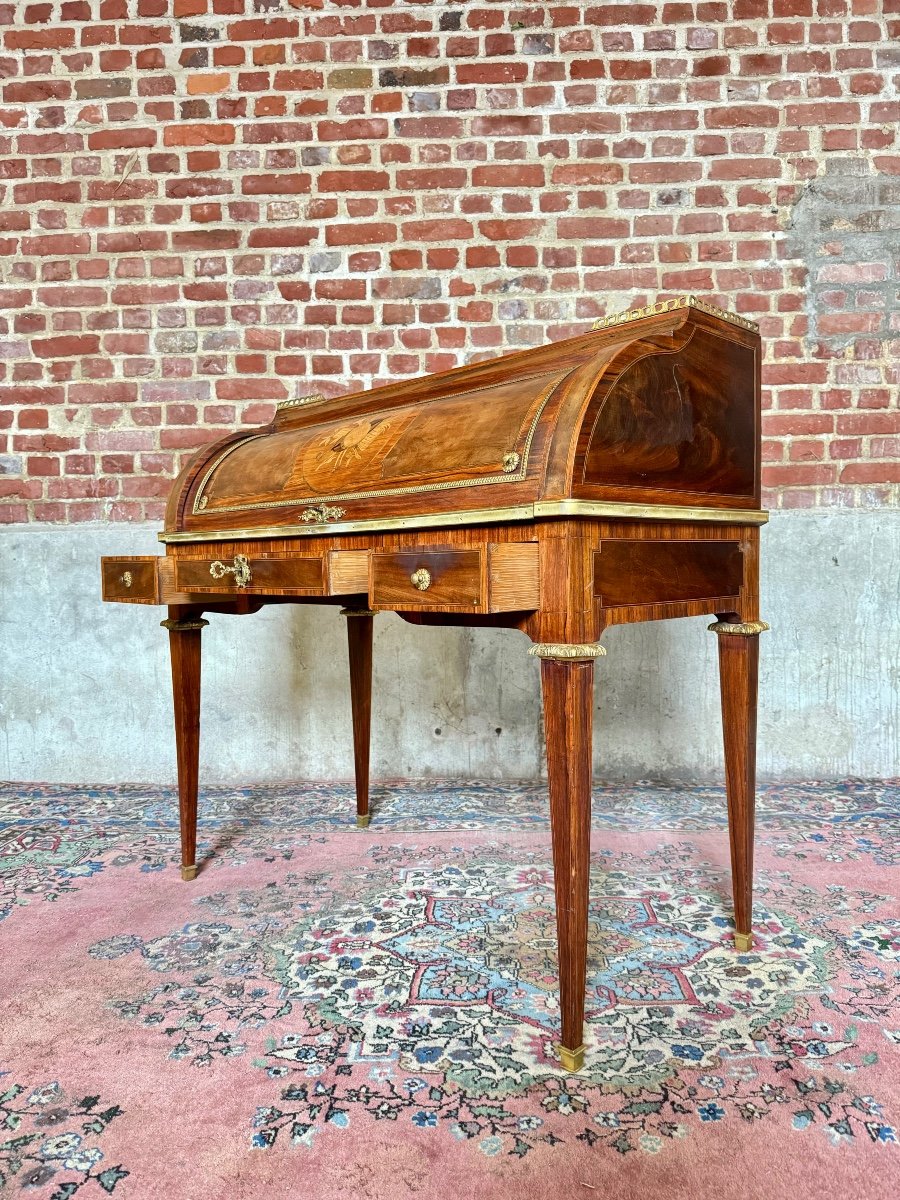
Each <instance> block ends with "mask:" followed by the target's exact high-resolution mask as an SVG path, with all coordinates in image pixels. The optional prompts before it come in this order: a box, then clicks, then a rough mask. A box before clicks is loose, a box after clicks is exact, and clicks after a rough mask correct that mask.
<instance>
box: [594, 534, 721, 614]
mask: <svg viewBox="0 0 900 1200" xmlns="http://www.w3.org/2000/svg"><path fill="white" fill-rule="evenodd" d="M742 579H743V554H742V552H741V548H740V546H739V544H738V543H737V542H688V541H684V542H649V541H637V540H635V541H629V540H625V539H622V540H620V541H609V542H603V544H602V546H601V548H600V550H599V551H598V552H596V553H595V554H594V594H595V595H596V596H597V597H598V598H599V600H600V603H601V604H602V605H603V606H604V608H616V607H619V606H622V605H631V604H659V603H663V602H666V601H675V600H703V599H707V598H712V597H721V596H737V594H738V592H739V591H740V589H741V581H742Z"/></svg>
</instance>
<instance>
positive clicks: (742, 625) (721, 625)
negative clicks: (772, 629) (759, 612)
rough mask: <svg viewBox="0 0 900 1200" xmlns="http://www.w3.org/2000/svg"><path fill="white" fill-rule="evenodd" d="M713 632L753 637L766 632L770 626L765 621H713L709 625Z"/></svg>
mask: <svg viewBox="0 0 900 1200" xmlns="http://www.w3.org/2000/svg"><path fill="white" fill-rule="evenodd" d="M707 628H708V629H710V630H712V632H713V633H736V634H737V635H738V637H753V635H754V634H757V633H765V632H766V631H767V630H768V628H769V626H768V625H767V624H766V622H765V621H735V622H732V621H713V623H712V625H708V626H707Z"/></svg>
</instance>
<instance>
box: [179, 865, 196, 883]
mask: <svg viewBox="0 0 900 1200" xmlns="http://www.w3.org/2000/svg"><path fill="white" fill-rule="evenodd" d="M181 878H182V879H183V880H184V882H185V883H190V881H191V880H192V879H196V878H197V866H196V864H195V865H194V866H193V867H182V868H181Z"/></svg>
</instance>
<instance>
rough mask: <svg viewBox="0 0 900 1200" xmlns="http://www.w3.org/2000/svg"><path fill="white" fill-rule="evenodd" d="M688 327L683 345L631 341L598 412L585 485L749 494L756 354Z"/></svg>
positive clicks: (583, 478) (587, 456)
mask: <svg viewBox="0 0 900 1200" xmlns="http://www.w3.org/2000/svg"><path fill="white" fill-rule="evenodd" d="M688 328H690V329H691V332H690V335H689V336H688V337H687V339H686V340H685V341H684V342H683V343H682V344H681V345H679V344H678V341H679V340H680V339H673V343H672V344H671V345H670V346H667V345H666V344H665V342H664V341H662V340H661V339H658V338H657V339H648V340H647V341H644V342H641V341H640V340H637V341H635V342H634V343H633V344H632V346H630V347H629V348H628V350H627V351H626V352H625V353H624V354H622V355H620V356H619V358H618V359H617V360H616V365H617V366H619V365H620V364H623V363H627V365H625V366H624V369H623V370H620V372H619V374H618V376H617V377H616V378H615V380H614V382H613V383H612V384H611V386H609V387H608V388H607V389H606V394H605V395H603V397H602V401H601V403H600V404H599V406H598V408H597V412H596V418H595V423H594V426H593V428H592V430H591V435H590V440H589V442H588V445H587V449H586V451H585V455H584V459H583V462H582V474H581V482H582V483H583V484H585V485H593V486H602V487H619V488H648V487H652V488H665V489H667V490H672V491H679V492H692V493H694V494H702V495H706V494H708V493H718V494H720V495H725V496H742V497H753V495H754V492H755V480H756V438H755V406H754V403H753V387H754V378H755V359H754V350H753V348H752V347H751V346H748V345H746V344H744V342H743V339H742V338H740V337H733V336H731V334H730V333H728V334H725V335H723V334H719V333H716V334H713V333H710V332H708V331H706V330H704V329H702V328H699V327H688ZM654 351H655V352H654ZM629 360H631V361H629Z"/></svg>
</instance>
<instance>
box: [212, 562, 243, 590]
mask: <svg viewBox="0 0 900 1200" xmlns="http://www.w3.org/2000/svg"><path fill="white" fill-rule="evenodd" d="M209 573H210V575H212V577H213V579H222V578H223V577H224V576H225V575H233V576H234V582H235V583H236V584H237V586H238V587H240V588H242V587H246V586H247V584H248V583H249V582H250V580H251V579H252V578H253V576H252V575H251V574H250V563H249V562H248V561H247V556H246V555H245V554H236V555H235V556H234V565H233V566H230V567H226V566H225V564H224V563H223V562H219V560H218V559H216V561H215V562H214V563H210V564H209Z"/></svg>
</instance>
